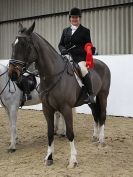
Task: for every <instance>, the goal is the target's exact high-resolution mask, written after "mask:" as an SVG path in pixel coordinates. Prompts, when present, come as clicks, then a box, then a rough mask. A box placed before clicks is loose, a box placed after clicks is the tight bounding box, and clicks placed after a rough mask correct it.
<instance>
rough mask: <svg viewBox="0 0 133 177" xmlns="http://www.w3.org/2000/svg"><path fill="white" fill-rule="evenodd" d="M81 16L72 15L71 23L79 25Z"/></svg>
mask: <svg viewBox="0 0 133 177" xmlns="http://www.w3.org/2000/svg"><path fill="white" fill-rule="evenodd" d="M80 19H81V18H80V17H79V16H71V17H70V23H71V24H72V25H74V26H79V25H80Z"/></svg>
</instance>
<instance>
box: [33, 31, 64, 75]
mask: <svg viewBox="0 0 133 177" xmlns="http://www.w3.org/2000/svg"><path fill="white" fill-rule="evenodd" d="M34 37H35V43H36V44H37V47H36V49H37V52H38V57H39V58H38V61H37V64H38V70H39V73H40V76H41V75H42V73H43V75H44V76H46V75H54V74H56V73H58V72H60V71H61V70H62V68H63V66H64V62H63V60H62V59H61V57H60V56H59V54H58V53H57V52H56V51H55V50H54V49H53V47H52V46H51V45H50V44H49V43H48V42H47V41H46V40H45V39H43V38H41V37H40V36H39V35H38V34H34Z"/></svg>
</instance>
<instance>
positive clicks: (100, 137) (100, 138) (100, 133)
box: [99, 125, 104, 143]
mask: <svg viewBox="0 0 133 177" xmlns="http://www.w3.org/2000/svg"><path fill="white" fill-rule="evenodd" d="M99 142H100V143H104V125H102V126H100V127H99Z"/></svg>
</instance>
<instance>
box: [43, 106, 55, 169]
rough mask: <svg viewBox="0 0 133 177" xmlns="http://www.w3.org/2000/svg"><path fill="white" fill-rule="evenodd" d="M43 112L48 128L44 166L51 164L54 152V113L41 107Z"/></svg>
mask: <svg viewBox="0 0 133 177" xmlns="http://www.w3.org/2000/svg"><path fill="white" fill-rule="evenodd" d="M43 112H44V115H45V118H46V121H47V127H48V151H47V155H46V157H45V165H48V166H49V165H52V164H53V157H52V156H53V152H54V111H53V110H52V109H50V108H45V107H44V106H43Z"/></svg>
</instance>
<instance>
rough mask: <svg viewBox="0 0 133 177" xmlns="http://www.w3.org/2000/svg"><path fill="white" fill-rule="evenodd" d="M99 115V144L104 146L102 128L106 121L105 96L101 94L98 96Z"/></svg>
mask: <svg viewBox="0 0 133 177" xmlns="http://www.w3.org/2000/svg"><path fill="white" fill-rule="evenodd" d="M98 100H99V107H100V115H99V117H98V124H99V143H100V144H101V145H103V144H104V126H105V121H106V107H107V94H106V93H104V92H102V93H99V95H98Z"/></svg>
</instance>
